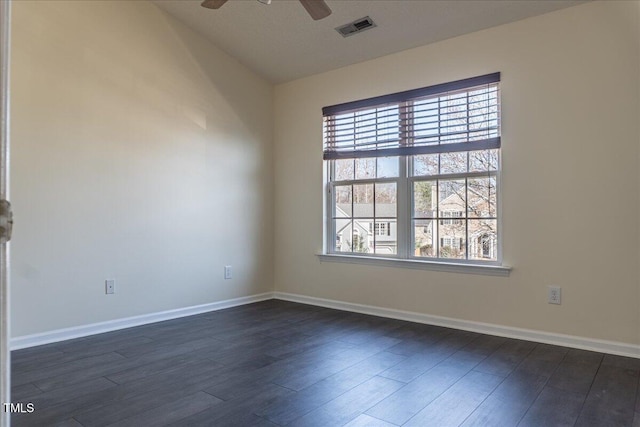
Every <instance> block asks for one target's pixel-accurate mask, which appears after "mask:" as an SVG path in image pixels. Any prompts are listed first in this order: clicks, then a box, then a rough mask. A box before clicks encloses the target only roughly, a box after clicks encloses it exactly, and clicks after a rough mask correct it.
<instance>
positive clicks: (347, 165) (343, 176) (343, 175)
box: [334, 159, 355, 181]
mask: <svg viewBox="0 0 640 427" xmlns="http://www.w3.org/2000/svg"><path fill="white" fill-rule="evenodd" d="M334 164H335V176H336V178H335V180H336V181H347V180H352V179H353V177H354V172H355V168H354V162H353V159H344V160H343V159H340V160H336V161H335V163H334Z"/></svg>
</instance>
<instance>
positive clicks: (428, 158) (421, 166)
mask: <svg viewBox="0 0 640 427" xmlns="http://www.w3.org/2000/svg"><path fill="white" fill-rule="evenodd" d="M437 174H438V155H437V154H421V155H417V156H413V176H425V175H437Z"/></svg>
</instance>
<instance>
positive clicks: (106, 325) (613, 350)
mask: <svg viewBox="0 0 640 427" xmlns="http://www.w3.org/2000/svg"><path fill="white" fill-rule="evenodd" d="M273 298H275V299H281V300H285V301H292V302H299V303H302V304H310V305H316V306H320V307H327V308H334V309H337V310H345V311H351V312H354V313H362V314H370V315H373V316H380V317H388V318H391V319H399V320H407V321H409V322H416V323H425V324H428V325H435V326H443V327H447V328H453V329H460V330H463V331H471V332H478V333H482V334H488V335H496V336H501V337H507V338H516V339H522V340H528V341H535V342H541V343H546V344H554V345H560V346H565V347H571V348H579V349H583V350H591V351H597V352H601V353H608V354H616V355H619V356H627V357H635V358H640V345H634V344H627V343H621V342H615V341H605V340H598V339H593V338H584V337H576V336H572V335H563V334H554V333H551V332H542V331H535V330H531V329H522V328H514V327H510V326H501V325H495V324H491V323H481V322H473V321H469V320H461V319H453V318H450V317H442V316H433V315H429V314H423V313H416V312H411V311H403V310H395V309H391V308H383V307H376V306H372V305H363V304H355V303H350V302H344V301H336V300H330V299H324V298H316V297H309V296H305V295H298V294H290V293H285V292H265V293H263V294H257V295H250V296H246V297H240V298H234V299H229V300H224V301H217V302H213V303H209V304H202V305H196V306H192V307H184V308H178V309H175V310H167V311H162V312H158V313H150V314H143V315H140V316H133V317H127V318H124V319H116V320H110V321H106V322H100V323H92V324H90V325H84V326H76V327H72V328H65V329H57V330H54V331H49V332H43V333H40V334H33V335H24V336H21V337H15V338H12V339H11V350H19V349H23V348H28V347H35V346H38V345H43V344H49V343H54V342H59V341H65V340H69V339H73V338H80V337H86V336H89V335H95V334H100V333H103V332H110V331H116V330H119V329H126V328H131V327H134V326H140V325H147V324H149V323H155V322H161V321H163V320H171V319H177V318H179V317H186V316H193V315H195V314H201V313H206V312H209V311H216V310H222V309H224V308H230V307H236V306H239V305H245V304H251V303H254V302H259V301H265V300H269V299H273Z"/></svg>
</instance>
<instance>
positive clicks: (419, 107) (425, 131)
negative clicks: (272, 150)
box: [323, 73, 501, 264]
mask: <svg viewBox="0 0 640 427" xmlns="http://www.w3.org/2000/svg"><path fill="white" fill-rule="evenodd" d="M499 81H500V74H499V73H495V74H489V75H485V76H480V77H474V78H470V79H465V80H459V81H455V82H451V83H445V84H441V85H436V86H430V87H426V88H421V89H415V90H410V91H407V92H401V93H396V94H391V95H385V96H381V97H377V98H371V99H366V100H361V101H354V102H349V103H346V104H340V105H335V106H331V107H325V108H324V109H323V115H324V160H325V161H326V165H327V168H328V173H327V176H328V182H327V183H326V185H327V194H328V198H327V206H326V209H327V215H326V217H327V223H326V224H325V229H326V231H327V242H328V247H327V248H326V251H327V252H328V253H341V254H345V255H353V256H374V257H375V256H381V257H391V258H403V259H416V260H446V261H453V262H463V263H464V262H471V263H483V262H484V263H493V264H498V263H499V262H500V253H501V251H500V247H499V242H500V239H499V237H500V235H499V229H498V226H499V217H498V184H499V179H498V178H499V173H500V145H501V140H500V96H499Z"/></svg>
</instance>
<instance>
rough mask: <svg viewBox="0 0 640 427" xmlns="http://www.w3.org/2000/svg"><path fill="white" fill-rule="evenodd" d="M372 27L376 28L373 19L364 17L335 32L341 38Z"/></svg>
mask: <svg viewBox="0 0 640 427" xmlns="http://www.w3.org/2000/svg"><path fill="white" fill-rule="evenodd" d="M373 27H377V25H376V23H375V22H373V19H371V18H369V17H368V16H365V17H364V18H360V19H356V20H355V21H353V22H350V23H348V24H346V25H342V26H340V27H338V28H336V31H337V32H339V33H340V34H341V35H342V37H349V36H352V35H354V34H355V33H359V32H362V31H364V30H368V29H369V28H373Z"/></svg>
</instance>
